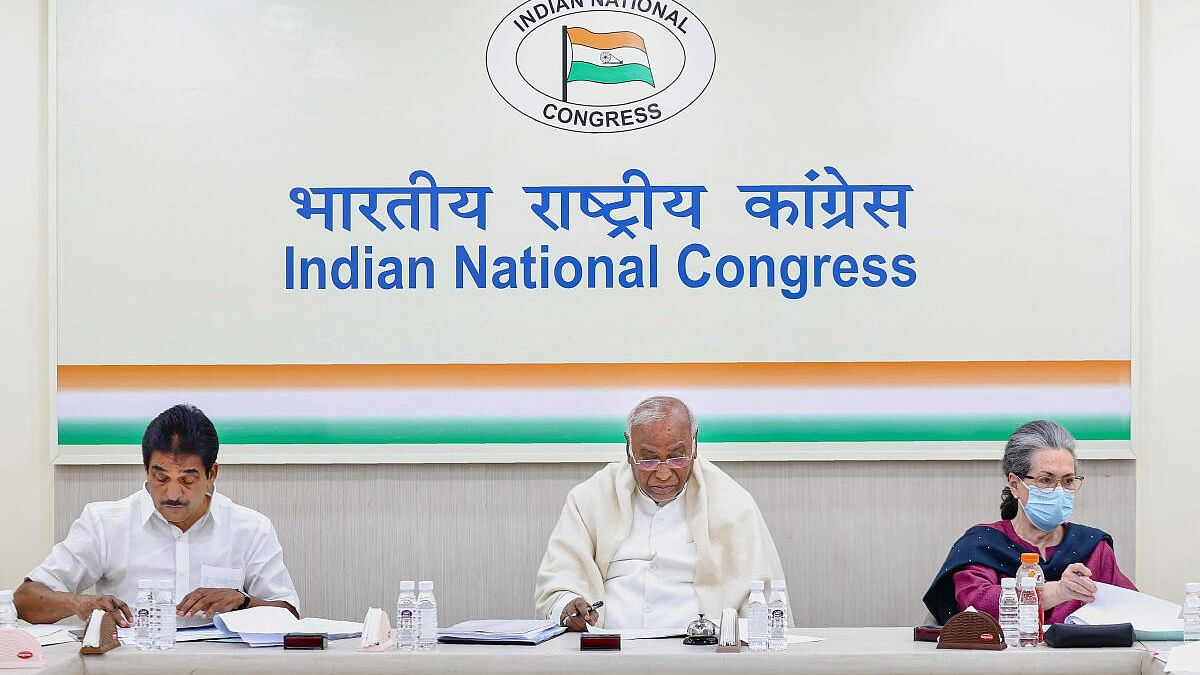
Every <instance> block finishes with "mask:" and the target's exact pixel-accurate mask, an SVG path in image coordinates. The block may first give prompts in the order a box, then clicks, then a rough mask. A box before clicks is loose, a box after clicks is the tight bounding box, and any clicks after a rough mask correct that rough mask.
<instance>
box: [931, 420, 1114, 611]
mask: <svg viewBox="0 0 1200 675" xmlns="http://www.w3.org/2000/svg"><path fill="white" fill-rule="evenodd" d="M1003 468H1004V473H1005V475H1006V480H1007V481H1008V486H1007V487H1005V488H1004V490H1003V491H1002V492H1001V502H1000V517H1001V518H1002V520H999V521H997V522H994V523H987V524H984V525H976V526H974V527H972V528H971V529H969V530H967V531H966V533H965V534H963V536H962V537H960V538H959V540H958V541H957V542H955V543H954V546H953V547H951V549H950V555H949V556H947V557H946V562H945V563H944V564H943V565H942V568H941V570H940V571H939V572H938V574H937V576H936V577H935V578H934V580H933V584H931V585H930V587H929V590H928V591H927V592H926V593H925V598H924V600H925V606H926V607H928V608H929V611H930V612H931V613H932V614H933V616H934V617H935V618H936V619H937V621H938V623H945V622H946V620H947V619H949V618H950V617H951V616H952V615H954V614H955V613H957V612H959V611H961V610H962V609H965V608H967V607H970V606H973V607H975V609H977V610H979V611H981V612H987V613H988V614H991V615H992V616H995V617H998V615H999V612H1000V607H999V605H1000V579H1001V578H1003V577H1011V576H1014V575H1015V574H1016V572H1017V568H1018V567H1020V565H1021V554H1022V553H1037V554H1038V555H1039V556H1040V557H1041V560H1040V562H1039V564H1040V565H1041V567H1042V571H1043V572H1044V573H1045V575H1046V588H1045V590H1044V591H1043V592H1042V604H1043V606H1044V608H1045V610H1046V623H1048V624H1051V623H1062V621H1063V620H1064V619H1066V618H1067V616H1068V615H1070V614H1071V613H1072V612H1074V611H1075V610H1077V609H1079V608H1080V607H1081V606H1083V605H1084V604H1087V603H1089V602H1091V601H1092V600H1094V599H1095V596H1094V594H1095V592H1096V584H1095V582H1097V581H1100V582H1104V583H1106V584H1112V585H1114V586H1122V587H1124V588H1130V589H1134V590H1136V588H1135V587H1134V585H1133V582H1131V581H1130V580H1129V579H1128V578H1127V577H1126V576H1125V575H1124V574H1122V573H1121V569H1120V567H1118V566H1117V558H1116V555H1115V554H1114V553H1113V540H1112V537H1111V536H1109V535H1108V533H1106V532H1104V531H1102V530H1098V529H1096V528H1094V527H1087V526H1085V525H1078V524H1076V523H1070V522H1067V521H1068V519H1069V518H1070V517H1071V510H1072V508H1073V506H1074V501H1075V497H1076V496H1077V495H1078V494H1079V490H1080V488H1081V487H1083V476H1080V475H1078V474H1076V473H1075V439H1074V438H1073V437H1072V436H1071V434H1070V432H1068V431H1067V430H1066V429H1064V428H1063V427H1062V426H1061V425H1059V424H1057V423H1055V422H1047V421H1045V420H1038V421H1036V422H1029V423H1028V424H1025V425H1023V426H1022V427H1021V428H1020V429H1017V431H1016V433H1014V434H1013V435H1012V436H1010V437H1009V439H1008V444H1007V445H1006V446H1005V447H1004V465H1003Z"/></svg>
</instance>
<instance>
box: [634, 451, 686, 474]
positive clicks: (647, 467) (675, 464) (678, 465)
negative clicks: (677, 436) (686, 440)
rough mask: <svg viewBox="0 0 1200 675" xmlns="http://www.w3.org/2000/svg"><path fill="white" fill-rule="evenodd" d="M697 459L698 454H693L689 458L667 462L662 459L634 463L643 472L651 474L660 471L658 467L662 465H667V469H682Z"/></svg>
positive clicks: (667, 460)
mask: <svg viewBox="0 0 1200 675" xmlns="http://www.w3.org/2000/svg"><path fill="white" fill-rule="evenodd" d="M695 458H696V453H694V452H693V453H692V454H690V455H688V456H687V457H668V458H667V459H666V461H663V460H661V459H635V460H633V463H634V465H635V466H637V468H639V469H641V470H642V471H646V472H650V471H658V466H659V465H660V464H666V465H667V467H668V468H671V469H682V468H683V467H685V466H688V465H689V464H691V463H692V460H693V459H695Z"/></svg>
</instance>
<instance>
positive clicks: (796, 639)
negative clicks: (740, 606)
mask: <svg viewBox="0 0 1200 675" xmlns="http://www.w3.org/2000/svg"><path fill="white" fill-rule="evenodd" d="M738 634H739V635H741V636H742V642H743V643H744V642H746V636H747V635H749V634H750V619H738ZM824 639H825V638H823V637H812V636H811V635H800V634H798V633H793V632H792V631H791V630H789V631H788V632H787V643H788V644H789V645H798V644H802V643H805V642H820V641H821V640H824Z"/></svg>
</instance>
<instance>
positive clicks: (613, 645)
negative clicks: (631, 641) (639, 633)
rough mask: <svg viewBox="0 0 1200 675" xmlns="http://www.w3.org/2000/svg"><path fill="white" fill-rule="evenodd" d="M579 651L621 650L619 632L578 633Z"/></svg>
mask: <svg viewBox="0 0 1200 675" xmlns="http://www.w3.org/2000/svg"><path fill="white" fill-rule="evenodd" d="M579 651H581V652H593V651H595V652H619V651H621V634H620V633H580V634H579Z"/></svg>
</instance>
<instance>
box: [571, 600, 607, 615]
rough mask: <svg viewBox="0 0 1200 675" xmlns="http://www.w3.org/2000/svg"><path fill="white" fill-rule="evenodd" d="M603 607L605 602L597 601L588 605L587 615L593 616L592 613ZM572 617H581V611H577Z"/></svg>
mask: <svg viewBox="0 0 1200 675" xmlns="http://www.w3.org/2000/svg"><path fill="white" fill-rule="evenodd" d="M603 606H604V601H603V600H597V601H596V602H595V603H593V604H590V605H588V609H587V613H588V614H591V613H592V612H594V611H596V610H598V609H600V608H601V607H603ZM571 616H579V610H575V613H574V614H572V615H571Z"/></svg>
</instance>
